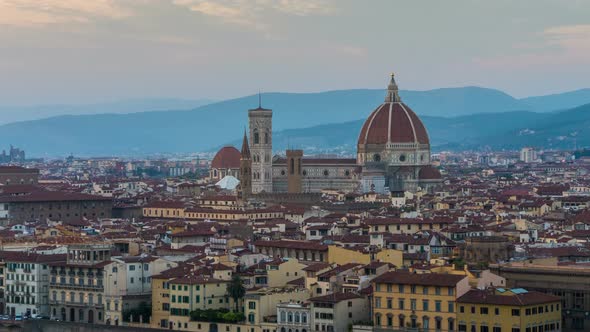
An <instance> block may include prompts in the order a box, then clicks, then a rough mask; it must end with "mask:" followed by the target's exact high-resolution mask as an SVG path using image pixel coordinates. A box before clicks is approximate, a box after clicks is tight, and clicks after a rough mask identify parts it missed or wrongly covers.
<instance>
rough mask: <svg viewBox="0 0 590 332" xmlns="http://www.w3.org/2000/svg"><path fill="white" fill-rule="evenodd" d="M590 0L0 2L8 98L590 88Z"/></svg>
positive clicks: (3, 92) (9, 101) (0, 63)
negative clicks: (391, 80)
mask: <svg viewBox="0 0 590 332" xmlns="http://www.w3.org/2000/svg"><path fill="white" fill-rule="evenodd" d="M588 13H590V1H585V0H519V1H514V0H493V1H491V0H487V1H481V0H479V1H478V0H464V1H461V0H456V1H440V0H432V1H422V0H415V1H397V0H357V1H352V0H92V1H89V0H0V105H33V104H51V103H67V104H72V103H94V102H102V101H111V100H118V99H127V98H155V97H174V98H189V99H200V98H212V99H226V98H233V97H239V96H244V95H250V94H254V93H256V92H258V90H260V89H261V90H263V91H267V92H270V91H283V92H314V91H326V90H338V89H350V88H385V86H386V84H387V79H388V76H389V73H390V72H395V73H396V78H397V82H398V85H399V86H400V88H401V89H412V90H428V89H434V88H442V87H458V86H474V85H475V86H483V87H490V88H497V89H501V90H503V91H505V92H507V93H509V94H511V95H513V96H516V97H523V96H531V95H543V94H549V93H557V92H563V91H568V90H575V89H580V88H588V87H590V15H588Z"/></svg>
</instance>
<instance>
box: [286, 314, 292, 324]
mask: <svg viewBox="0 0 590 332" xmlns="http://www.w3.org/2000/svg"><path fill="white" fill-rule="evenodd" d="M287 317H288V318H287V321H288V322H289V323H293V313H292V312H289V313H288V314H287Z"/></svg>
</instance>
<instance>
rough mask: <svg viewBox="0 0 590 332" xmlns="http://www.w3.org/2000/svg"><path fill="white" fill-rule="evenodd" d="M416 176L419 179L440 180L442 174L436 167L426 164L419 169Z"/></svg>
mask: <svg viewBox="0 0 590 332" xmlns="http://www.w3.org/2000/svg"><path fill="white" fill-rule="evenodd" d="M418 178H420V180H440V179H441V178H442V175H441V174H440V171H439V170H438V169H436V168H434V167H432V166H431V165H428V166H425V167H422V168H421V169H420V172H419V173H418Z"/></svg>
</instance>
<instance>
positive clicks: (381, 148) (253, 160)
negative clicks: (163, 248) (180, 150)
mask: <svg viewBox="0 0 590 332" xmlns="http://www.w3.org/2000/svg"><path fill="white" fill-rule="evenodd" d="M272 115H273V111H272V110H270V109H266V108H263V107H262V106H261V105H260V103H259V105H258V108H255V109H251V110H249V111H248V120H249V121H248V125H249V130H248V132H247V135H246V137H244V140H243V144H242V145H246V146H242V151H247V152H248V154H249V155H248V156H245V158H242V157H244V156H241V154H242V153H243V152H242V153H240V151H238V149H236V148H234V147H227V146H226V147H223V148H222V149H221V150H220V151H219V152H218V153H217V154H216V155H215V158H214V159H213V163H212V168H211V171H210V178H211V179H212V180H219V179H220V178H222V177H224V176H228V175H231V176H236V175H238V176H239V179H240V181H241V182H242V185H241V186H240V187H241V190H242V191H243V192H245V193H248V194H249V193H252V194H258V193H289V194H297V193H319V192H321V191H322V190H325V189H331V190H337V191H343V192H355V191H357V192H377V193H387V192H391V193H398V194H399V193H403V192H405V191H411V192H416V191H419V190H425V191H432V190H433V189H434V188H435V187H437V186H438V185H440V184H441V182H442V180H441V174H440V172H439V171H438V169H436V168H435V167H433V166H432V165H431V163H430V140H429V137H428V133H427V131H426V128H425V126H424V124H423V123H422V121H421V120H420V118H419V117H418V116H417V115H416V113H414V112H413V111H412V109H411V108H410V107H409V106H407V105H406V104H404V103H403V102H402V101H401V98H400V96H399V93H398V87H397V84H396V82H395V79H394V75H393V74H392V75H391V79H390V81H389V85H388V87H387V94H386V96H385V101H384V102H383V104H381V105H379V106H378V107H377V108H376V109H375V110H374V111H373V112H372V113H371V114H370V115H369V117H368V118H367V120H366V121H365V123H364V125H363V126H362V128H361V133H360V135H359V137H358V145H357V157H356V158H310V157H305V156H304V155H303V151H302V150H287V151H286V153H285V157H283V156H273V154H272ZM240 168H241V169H242V171H240ZM244 177H248V180H247V181H244ZM244 186H246V188H245V187H244Z"/></svg>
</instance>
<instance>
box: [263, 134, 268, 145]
mask: <svg viewBox="0 0 590 332" xmlns="http://www.w3.org/2000/svg"><path fill="white" fill-rule="evenodd" d="M264 144H268V133H264Z"/></svg>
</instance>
